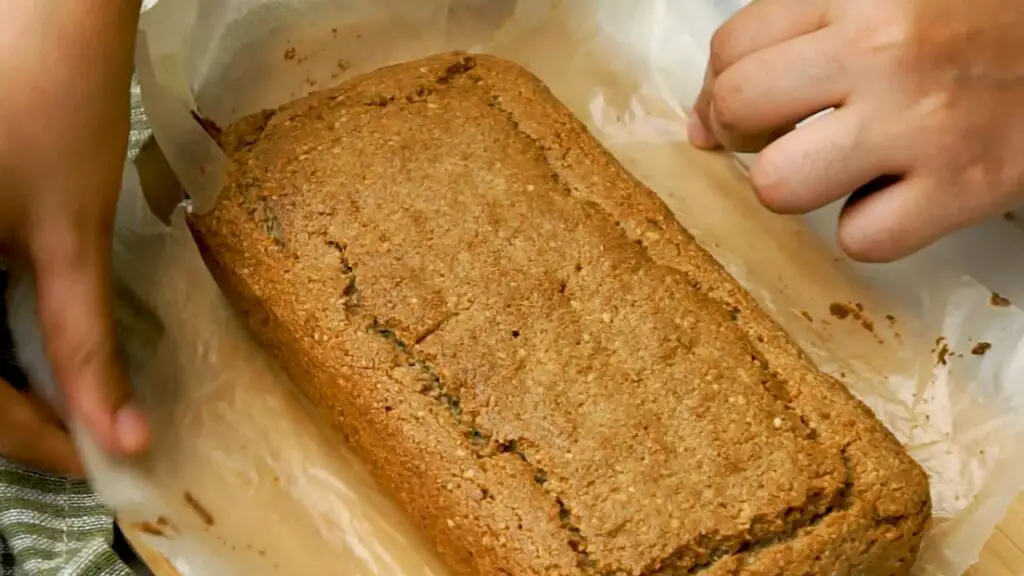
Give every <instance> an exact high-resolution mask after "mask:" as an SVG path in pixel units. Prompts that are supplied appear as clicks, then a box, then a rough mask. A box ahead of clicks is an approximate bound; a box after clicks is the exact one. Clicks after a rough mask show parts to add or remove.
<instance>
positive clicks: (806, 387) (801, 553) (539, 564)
mask: <svg viewBox="0 0 1024 576" xmlns="http://www.w3.org/2000/svg"><path fill="white" fill-rule="evenodd" d="M222 142H223V143H224V146H225V148H226V150H227V151H228V153H229V154H230V156H231V157H232V159H233V161H234V172H233V174H232V178H231V182H232V183H231V185H230V186H229V187H228V188H227V189H226V190H225V191H224V193H223V194H222V197H221V200H220V203H219V204H218V206H217V208H216V209H215V210H214V211H213V212H212V213H211V214H209V215H207V216H203V217H198V218H195V219H194V220H193V221H192V225H193V229H194V230H195V233H196V237H197V239H198V241H199V243H200V245H201V247H202V249H203V253H204V256H205V257H206V258H207V261H208V263H209V264H210V266H211V269H212V270H213V271H214V273H215V275H216V276H217V277H218V279H219V281H220V282H221V284H222V286H224V288H225V290H226V292H227V293H228V294H229V295H230V296H231V298H232V301H233V302H234V303H235V305H236V306H237V307H238V308H239V309H240V310H241V311H242V312H243V313H244V315H245V316H246V318H247V319H248V320H249V323H250V325H251V326H252V327H253V329H254V332H255V333H256V335H257V337H258V338H259V339H260V340H261V342H262V343H263V344H264V345H265V346H266V347H267V348H268V350H269V351H270V352H271V353H272V354H274V355H275V356H276V357H277V359H278V360H279V362H280V363H281V364H282V365H283V366H284V367H285V368H286V369H287V370H288V372H289V374H290V375H291V376H292V378H293V380H295V382H296V383H297V384H298V385H299V386H300V387H301V388H302V389H303V390H304V391H305V392H306V394H307V395H309V396H310V397H311V398H312V399H313V400H314V402H316V403H317V404H318V405H320V406H322V407H323V408H324V411H325V414H328V415H329V416H330V417H331V418H333V420H334V422H335V423H336V424H337V426H338V427H339V429H340V430H342V431H343V432H345V434H346V435H347V437H348V439H349V440H350V442H351V443H352V445H353V447H354V448H355V449H356V450H357V451H358V452H359V453H360V454H361V456H362V457H363V458H364V459H365V460H366V461H367V462H368V463H369V464H370V465H371V467H372V468H373V469H374V471H375V473H376V475H377V477H378V479H379V481H380V482H381V483H382V484H383V485H384V486H385V487H386V488H387V489H388V490H389V491H390V492H391V493H392V494H394V496H395V497H396V499H397V500H398V502H399V503H400V504H401V505H402V506H403V507H404V508H405V509H406V510H407V511H408V513H409V514H410V516H412V517H413V518H414V519H416V520H417V521H418V522H419V525H420V526H421V527H422V528H423V529H424V530H425V531H426V532H427V533H428V534H429V536H430V537H431V538H432V539H433V541H434V542H435V544H436V545H437V547H438V549H439V550H440V552H441V554H442V555H443V556H444V558H445V559H446V560H447V562H448V564H449V565H450V566H451V567H452V570H453V572H454V573H456V574H460V575H462V574H465V575H478V574H479V575H491V574H502V573H506V574H516V575H520V574H522V575H533V574H536V575H540V574H545V575H549V574H564V575H602V576H603V575H613V574H614V575H618V574H623V575H626V574H632V575H655V574H658V575H666V576H668V575H679V574H696V573H698V572H699V573H701V574H711V575H719V574H730V575H732V574H736V575H755V574H757V575H769V574H791V573H799V574H808V575H815V574H821V575H824V574H830V575H831V574H851V575H853V574H857V575H865V576H866V575H875V574H884V575H888V574H893V575H904V574H907V573H908V572H909V569H910V566H911V564H912V562H913V560H914V557H915V555H916V551H917V547H918V544H919V542H920V537H921V532H922V530H923V529H924V526H925V524H926V522H927V520H928V517H929V500H928V487H927V481H926V479H925V476H924V474H923V473H922V471H921V470H920V469H919V468H918V467H917V466H916V465H915V464H914V463H913V462H912V461H911V460H910V458H909V457H908V456H907V454H906V453H905V451H904V450H903V449H902V448H901V447H900V446H899V445H898V443H897V442H896V441H895V439H894V438H893V437H892V436H891V435H890V434H889V433H888V432H887V431H885V430H884V428H883V427H882V426H881V425H880V424H879V423H878V422H877V421H876V420H875V419H874V417H873V416H872V415H871V413H870V412H869V411H868V410H867V409H866V408H865V407H864V406H863V405H862V404H860V403H859V402H857V401H856V400H854V399H853V398H852V396H850V394H849V393H848V392H847V391H846V390H845V389H844V388H843V387H842V386H841V385H840V384H839V383H838V382H836V381H835V380H833V379H831V378H829V377H827V376H824V375H822V374H821V373H820V372H818V371H817V370H816V369H815V368H814V367H813V366H812V365H811V364H810V363H809V362H808V360H807V359H806V357H805V356H804V355H803V354H802V353H801V352H800V351H799V350H798V349H797V348H796V347H795V346H794V345H793V344H792V342H791V341H790V340H789V338H788V337H787V336H786V334H785V333H783V332H782V331H781V329H780V328H778V326H777V325H776V324H774V323H773V322H772V321H771V320H769V319H768V318H767V317H766V316H765V314H764V313H763V312H762V311H761V310H760V309H759V308H758V307H757V305H756V304H755V303H754V301H753V300H752V299H751V297H750V296H749V295H747V294H746V293H745V292H744V291H743V290H742V289H741V288H740V287H739V286H738V285H737V284H736V282H735V281H734V280H733V279H732V278H730V277H729V276H728V275H727V274H726V273H725V272H724V270H723V269H722V268H721V266H719V265H718V264H717V263H716V262H715V261H714V260H713V259H712V258H711V257H710V256H709V255H708V254H707V253H706V252H705V251H704V250H703V249H702V248H701V247H700V246H699V245H698V244H697V243H696V242H695V241H694V240H693V239H692V238H691V237H690V236H689V235H688V234H687V233H686V232H685V231H684V230H682V228H681V227H680V226H679V225H678V223H677V222H676V221H675V220H674V218H673V217H672V215H671V213H669V211H668V210H667V208H666V207H665V206H664V204H663V203H661V202H660V200H658V199H657V197H656V196H655V195H654V194H653V193H652V192H651V191H649V190H648V189H646V188H644V187H643V186H642V185H641V184H640V183H638V182H637V181H636V180H635V179H633V178H632V177H631V176H630V175H629V174H628V173H627V172H626V171H625V170H624V169H623V168H622V167H621V166H620V165H619V164H618V163H617V162H616V161H615V160H614V159H613V158H612V157H611V156H610V155H609V154H608V153H607V152H606V151H605V150H604V149H602V148H601V147H600V145H599V144H597V142H596V141H595V140H594V139H593V137H592V136H590V135H589V134H588V133H587V132H586V130H585V128H584V127H583V126H582V124H580V123H579V122H578V121H577V120H576V119H574V118H573V117H572V116H571V114H570V113H569V112H568V111H567V110H566V109H565V108H564V106H562V105H561V104H560V103H559V102H558V101H557V100H556V99H554V98H553V97H552V95H551V94H550V93H549V92H548V91H547V89H546V88H544V87H543V85H542V84H540V82H539V81H537V80H536V79H535V78H534V77H532V76H531V75H530V74H529V73H527V72H526V71H524V70H523V69H521V68H520V67H518V66H516V65H514V64H511V63H508V62H505V61H502V60H498V59H495V58H491V57H486V56H466V55H463V54H445V55H439V56H435V57H432V58H428V59H426V60H422V61H418V62H412V63H408V64H402V65H398V66H394V67H390V68H387V69H384V70H381V71H378V72H375V73H373V74H369V75H366V76H362V77H359V78H356V79H354V80H352V81H349V82H346V83H345V84H343V85H341V86H340V87H337V88H334V89H331V90H328V91H325V92H322V93H319V94H315V95H313V96H310V97H308V98H304V99H301V100H298V101H296V102H293V103H291V104H289V105H286V106H284V107H282V108H281V109H279V110H276V111H273V112H267V113H263V114H261V115H258V116H255V117H252V118H249V119H245V120H243V121H241V122H240V123H238V124H236V125H235V126H232V127H231V128H229V129H228V130H227V131H226V132H225V135H224V139H223V140H222Z"/></svg>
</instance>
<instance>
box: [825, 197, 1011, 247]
mask: <svg viewBox="0 0 1024 576" xmlns="http://www.w3.org/2000/svg"><path fill="white" fill-rule="evenodd" d="M959 187H960V186H959V184H958V183H943V182H936V181H934V180H928V179H924V178H912V177H908V178H904V179H902V180H900V181H897V182H894V183H892V184H891V185H890V186H888V187H886V188H884V189H882V190H878V191H875V192H872V193H871V194H867V195H863V196H859V197H857V198H854V199H851V201H850V202H848V203H847V205H846V206H845V207H844V209H843V212H842V213H841V215H840V218H839V245H840V246H841V247H842V249H843V251H845V252H846V253H847V254H848V255H849V256H850V257H851V258H853V259H855V260H859V261H862V262H891V261H893V260H898V259H900V258H903V257H905V256H909V255H910V254H913V253H915V252H917V251H919V250H921V249H922V248H925V247H927V246H929V245H930V244H932V243H934V242H935V241H936V240H938V239H939V238H941V237H943V236H946V235H948V234H950V233H952V232H955V231H957V230H959V229H962V228H965V227H967V226H970V225H972V224H975V223H977V222H980V221H981V220H983V219H984V218H985V217H986V216H987V215H988V214H991V213H997V212H993V210H996V211H997V210H1000V209H1001V208H1000V207H998V206H993V205H992V204H991V202H992V201H991V200H987V199H985V198H978V199H968V198H966V196H967V195H959V197H960V198H961V201H960V202H953V201H949V200H950V199H952V198H953V197H954V195H956V194H957V192H958V188H959ZM974 196H979V197H981V196H984V195H974Z"/></svg>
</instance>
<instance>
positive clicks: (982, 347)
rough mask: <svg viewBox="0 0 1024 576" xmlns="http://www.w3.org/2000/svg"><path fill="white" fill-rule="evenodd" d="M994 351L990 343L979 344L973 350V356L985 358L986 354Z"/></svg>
mask: <svg viewBox="0 0 1024 576" xmlns="http://www.w3.org/2000/svg"><path fill="white" fill-rule="evenodd" d="M991 349H992V344H990V343H988V342H978V343H977V344H975V345H974V348H971V354H974V355H975V356H984V355H985V353H986V352H988V351H989V350H991Z"/></svg>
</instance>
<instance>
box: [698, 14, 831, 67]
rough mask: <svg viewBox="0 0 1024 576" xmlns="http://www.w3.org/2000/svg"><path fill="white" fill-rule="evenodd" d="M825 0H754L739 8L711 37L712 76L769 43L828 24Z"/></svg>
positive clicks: (796, 35)
mask: <svg viewBox="0 0 1024 576" xmlns="http://www.w3.org/2000/svg"><path fill="white" fill-rule="evenodd" d="M827 16H828V2H827V0H757V1H755V2H751V3H749V4H747V5H746V6H744V7H743V8H742V9H740V10H739V11H738V12H736V14H734V15H733V16H732V18H730V19H729V20H727V21H726V22H725V24H722V26H721V27H720V28H719V29H718V30H717V31H716V32H715V34H714V36H712V37H711V63H710V68H711V70H712V74H713V76H715V77H717V76H718V75H720V74H722V73H723V72H725V71H726V70H727V69H728V68H729V67H730V66H732V65H733V64H735V63H737V62H739V61H740V60H742V59H744V58H746V57H747V56H749V55H751V54H753V53H755V52H758V51H760V50H764V49H765V48H768V47H770V46H774V45H776V44H779V43H782V42H785V41H786V40H791V39H793V38H796V37H798V36H802V35H804V34H810V33H811V32H814V31H816V30H819V29H821V28H824V27H825V26H826V25H827V24H828V19H827Z"/></svg>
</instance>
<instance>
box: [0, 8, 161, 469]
mask: <svg viewBox="0 0 1024 576" xmlns="http://www.w3.org/2000/svg"><path fill="white" fill-rule="evenodd" d="M138 12H139V0H134V1H133V0H78V1H76V2H71V3H68V2H62V1H58V0H34V1H32V2H14V3H10V4H9V5H7V6H6V7H5V8H4V18H3V20H2V21H0V78H3V82H4V86H5V89H4V90H3V91H0V246H2V247H3V248H4V250H5V251H6V252H7V253H8V254H9V255H10V256H11V258H12V260H14V262H15V263H16V264H17V265H18V266H21V267H24V268H25V269H27V270H29V271H30V272H31V273H32V274H33V275H34V277H35V286H36V290H37V301H38V306H37V313H38V317H39V321H40V326H41V328H42V332H43V337H44V341H45V350H46V353H47V356H48V358H49V360H50V364H51V365H52V367H53V371H54V376H55V378H56V380H57V382H58V384H59V385H60V387H61V389H62V390H63V392H64V395H65V397H66V399H67V405H68V408H69V417H70V418H72V419H75V420H78V421H81V423H82V424H83V425H84V426H85V427H86V429H87V430H88V431H89V432H91V434H92V435H93V437H94V438H95V439H96V440H97V442H98V443H99V444H100V445H101V446H102V447H103V448H104V449H105V450H106V451H107V452H109V453H111V454H117V455H126V454H132V453H136V452H139V451H140V450H142V449H143V448H144V447H145V446H146V444H147V442H148V430H147V427H146V423H145V420H144V418H143V417H142V415H141V413H140V412H139V411H138V409H137V408H135V407H134V406H133V405H132V404H131V402H130V388H129V386H128V383H127V379H126V378H125V376H124V373H123V372H122V370H121V366H120V363H119V359H118V358H117V353H116V347H115V342H114V337H115V335H114V328H113V320H112V317H113V315H112V303H111V248H112V234H113V218H114V211H115V209H116V204H117V195H118V191H119V190H120V184H121V171H122V167H123V163H124V157H125V149H126V146H127V136H128V129H129V116H128V115H129V110H130V103H129V84H130V81H131V71H132V55H133V44H134V38H135V26H136V23H137V18H138ZM8 401H10V402H12V403H14V405H12V406H11V407H8V406H7V405H6V403H7V402H8ZM0 402H3V403H4V407H5V408H4V411H3V412H2V413H0V417H6V418H13V419H14V420H16V421H18V422H22V423H23V424H25V425H26V426H27V428H28V430H31V431H35V432H38V433H39V434H40V436H45V437H47V438H52V442H50V443H52V444H53V445H54V446H56V445H58V444H60V445H61V447H60V448H59V449H57V448H55V450H54V451H55V452H61V453H63V452H64V451H65V447H64V445H63V443H62V442H60V441H58V440H57V439H56V437H55V436H54V434H53V433H52V430H51V431H49V432H47V431H46V430H48V429H45V427H44V426H43V425H42V424H40V423H39V419H38V418H37V419H35V420H32V419H30V418H28V416H27V415H29V414H31V413H32V410H31V409H30V408H31V407H30V406H26V405H25V404H24V403H23V402H20V401H19V400H18V398H17V397H14V396H10V395H9V394H8V396H7V397H5V398H4V399H0ZM19 402H20V403H19ZM33 422H34V423H33ZM12 425H13V424H11V423H10V422H8V421H6V420H0V427H2V428H9V427H11V426H12ZM18 434H22V432H18ZM41 441H42V442H43V443H44V444H46V443H47V441H46V440H43V439H41ZM0 448H2V446H0ZM16 451H18V450H16ZM20 452H24V450H21V451H20ZM21 456H22V457H23V458H27V459H29V461H31V460H32V459H33V458H34V456H33V455H31V454H21ZM35 457H38V458H43V459H44V460H48V459H49V457H48V456H45V455H36V456H35ZM60 459H61V461H69V460H67V459H65V458H64V457H63V456H62V457H61V458H60Z"/></svg>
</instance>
